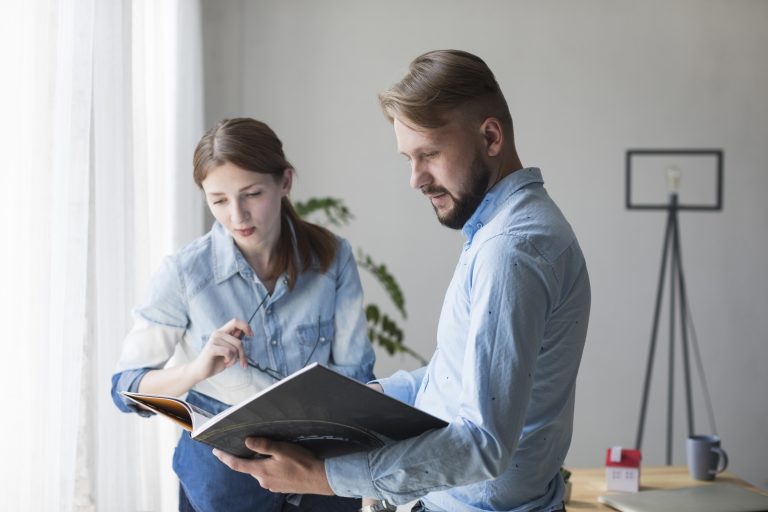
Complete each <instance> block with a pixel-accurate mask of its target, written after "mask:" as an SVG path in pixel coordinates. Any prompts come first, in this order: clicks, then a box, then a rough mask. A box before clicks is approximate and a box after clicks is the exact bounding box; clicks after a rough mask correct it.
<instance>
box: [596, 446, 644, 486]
mask: <svg viewBox="0 0 768 512" xmlns="http://www.w3.org/2000/svg"><path fill="white" fill-rule="evenodd" d="M640 459H641V456H640V450H628V449H626V448H622V447H621V446H614V447H613V448H608V454H607V456H606V457H605V486H606V488H607V489H608V490H609V491H628V492H637V491H639V490H640Z"/></svg>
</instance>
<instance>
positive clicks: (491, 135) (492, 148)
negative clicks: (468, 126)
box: [480, 117, 504, 156]
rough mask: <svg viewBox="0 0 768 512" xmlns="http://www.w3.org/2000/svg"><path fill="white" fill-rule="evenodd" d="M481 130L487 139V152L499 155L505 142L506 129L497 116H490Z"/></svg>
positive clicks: (485, 139)
mask: <svg viewBox="0 0 768 512" xmlns="http://www.w3.org/2000/svg"><path fill="white" fill-rule="evenodd" d="M480 131H481V133H482V134H483V140H484V141H485V152H486V155H488V156H497V155H498V154H499V153H501V147H502V145H503V144H504V130H503V129H502V127H501V122H500V121H499V120H498V119H496V118H495V117H489V118H487V119H486V120H485V121H483V123H482V124H481V125H480Z"/></svg>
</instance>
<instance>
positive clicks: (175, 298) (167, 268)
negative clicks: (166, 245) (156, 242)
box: [134, 256, 189, 328]
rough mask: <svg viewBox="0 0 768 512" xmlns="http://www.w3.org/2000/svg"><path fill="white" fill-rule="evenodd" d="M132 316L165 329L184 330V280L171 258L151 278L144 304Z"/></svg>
mask: <svg viewBox="0 0 768 512" xmlns="http://www.w3.org/2000/svg"><path fill="white" fill-rule="evenodd" d="M134 314H135V315H138V316H141V317H142V318H144V319H145V320H147V321H149V322H151V323H154V324H158V325H162V326H166V327H177V328H185V327H187V325H188V324H189V316H188V314H189V306H188V304H187V297H186V293H185V288H184V279H183V275H182V273H181V272H180V271H179V267H178V265H177V263H176V261H175V260H174V258H173V257H172V256H169V257H166V258H165V259H164V260H163V262H162V264H161V265H160V268H159V269H158V270H157V272H155V274H154V275H153V276H152V280H151V281H150V283H149V289H148V291H147V294H146V297H145V299H144V302H143V303H142V304H141V305H140V306H139V307H137V308H136V309H135V310H134Z"/></svg>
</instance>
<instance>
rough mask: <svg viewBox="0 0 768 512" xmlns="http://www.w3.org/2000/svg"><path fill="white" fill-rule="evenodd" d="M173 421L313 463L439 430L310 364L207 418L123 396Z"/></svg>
mask: <svg viewBox="0 0 768 512" xmlns="http://www.w3.org/2000/svg"><path fill="white" fill-rule="evenodd" d="M122 394H123V395H124V396H126V397H127V398H129V399H130V400H132V401H134V402H136V403H137V404H139V405H141V406H143V407H145V408H147V409H149V410H151V411H153V412H156V413H158V414H161V415H164V416H166V417H168V418H170V419H171V420H173V421H175V422H176V423H178V424H179V425H181V427H182V428H184V429H186V430H189V431H190V433H191V436H192V438H193V439H196V440H197V441H201V442H203V443H206V444H209V445H211V446H214V447H216V448H219V449H220V450H223V451H225V452H228V453H231V454H233V455H237V456H238V457H254V456H255V455H256V454H254V452H253V451H251V450H249V449H248V448H247V447H246V446H245V438H246V437H249V436H257V437H266V438H270V439H275V440H278V441H289V442H295V443H299V444H300V445H302V446H304V447H305V448H307V449H308V450H310V451H312V452H313V453H314V454H315V455H317V456H318V457H321V458H325V457H332V456H336V455H343V454H346V453H353V452H357V451H365V450H370V449H372V448H376V447H378V446H382V445H383V444H384V442H385V441H386V440H388V439H392V440H401V439H407V438H409V437H413V436H416V435H419V434H421V433H422V432H425V431H427V430H430V429H434V428H441V427H444V426H446V425H447V423H446V422H445V421H443V420H441V419H438V418H436V417H434V416H432V415H430V414H427V413H425V412H423V411H420V410H418V409H416V408H414V407H411V406H410V405H408V404H405V403H403V402H401V401H399V400H396V399H394V398H392V397H389V396H387V395H385V394H383V393H379V392H378V391H376V390H375V389H372V388H370V387H368V386H366V385H365V384H362V383H360V382H357V381H356V380H353V379H350V378H349V377H345V376H343V375H341V374H339V373H337V372H334V371H333V370H329V369H328V368H325V367H324V366H320V365H319V364H317V363H313V364H311V365H309V366H307V367H305V368H302V369H301V370H299V371H297V372H295V373H293V374H291V375H289V376H288V377H286V378H285V379H283V380H281V381H279V382H276V383H275V384H273V385H272V386H270V387H268V388H266V389H264V390H263V391H261V392H259V393H257V394H255V395H254V396H252V397H251V398H249V399H247V400H245V401H243V402H241V403H239V404H236V405H233V406H232V407H229V408H228V409H225V410H223V411H222V412H220V413H219V414H216V415H215V416H214V415H212V414H210V413H208V412H206V411H203V410H202V409H200V408H199V407H195V406H194V405H192V404H189V403H187V402H185V401H184V400H182V399H180V398H174V397H168V396H160V395H145V394H141V393H129V392H123V393H122Z"/></svg>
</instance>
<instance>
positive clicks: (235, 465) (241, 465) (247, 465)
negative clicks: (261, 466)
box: [213, 448, 256, 477]
mask: <svg viewBox="0 0 768 512" xmlns="http://www.w3.org/2000/svg"><path fill="white" fill-rule="evenodd" d="M213 454H214V455H215V456H216V457H218V459H219V460H220V461H221V462H223V463H224V464H226V465H227V466H229V468H230V469H233V470H235V471H238V472H240V473H248V474H250V475H254V473H253V471H254V470H255V468H254V467H252V466H253V465H254V463H255V462H256V461H254V460H253V459H243V458H241V457H235V456H234V455H231V454H229V453H227V452H223V451H221V450H219V449H218V448H214V449H213ZM254 477H255V475H254Z"/></svg>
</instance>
